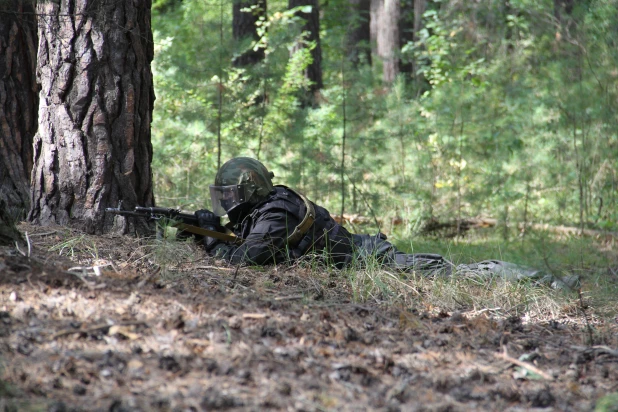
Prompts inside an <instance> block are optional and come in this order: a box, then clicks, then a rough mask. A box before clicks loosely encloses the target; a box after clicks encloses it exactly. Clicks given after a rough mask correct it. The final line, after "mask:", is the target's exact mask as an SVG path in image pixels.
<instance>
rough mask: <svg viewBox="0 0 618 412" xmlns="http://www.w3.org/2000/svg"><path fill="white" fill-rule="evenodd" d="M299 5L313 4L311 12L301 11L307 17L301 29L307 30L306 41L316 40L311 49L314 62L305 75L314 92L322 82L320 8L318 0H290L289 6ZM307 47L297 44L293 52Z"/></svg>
mask: <svg viewBox="0 0 618 412" xmlns="http://www.w3.org/2000/svg"><path fill="white" fill-rule="evenodd" d="M299 6H311V13H299V16H300V17H302V18H303V19H305V24H304V25H303V26H302V27H301V31H303V32H307V33H308V36H307V37H306V38H305V41H306V42H315V47H314V48H313V50H311V58H312V62H311V64H309V66H307V68H306V69H305V77H306V78H307V79H308V80H309V81H310V82H311V86H310V88H309V92H310V93H311V94H313V93H314V92H315V91H317V90H319V89H321V88H322V87H323V86H324V85H323V83H322V47H321V46H320V8H319V4H318V0H289V1H288V8H289V9H293V8H295V7H299ZM303 47H306V46H305V45H304V44H297V45H296V47H295V48H294V49H293V50H292V53H295V52H297V51H298V50H299V49H300V48H303Z"/></svg>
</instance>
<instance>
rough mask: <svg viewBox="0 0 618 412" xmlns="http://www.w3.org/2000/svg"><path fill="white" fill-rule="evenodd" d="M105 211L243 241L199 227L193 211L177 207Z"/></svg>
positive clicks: (227, 239)
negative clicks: (184, 210)
mask: <svg viewBox="0 0 618 412" xmlns="http://www.w3.org/2000/svg"><path fill="white" fill-rule="evenodd" d="M105 212H106V213H112V214H114V215H120V216H132V217H141V218H146V219H148V220H153V221H157V220H160V219H168V220H169V221H170V222H171V225H172V226H173V227H175V228H178V229H179V230H182V231H183V232H188V233H193V234H195V235H200V236H206V237H212V238H215V239H219V240H223V241H225V242H231V243H234V244H236V245H241V244H242V243H243V239H241V238H239V237H238V236H235V235H233V234H230V233H221V232H217V231H214V230H208V229H204V228H201V227H199V226H198V225H199V223H198V220H197V217H195V215H194V214H193V213H185V212H182V211H181V210H179V209H171V208H165V207H144V206H135V209H133V210H122V209H120V207H108V208H106V209H105Z"/></svg>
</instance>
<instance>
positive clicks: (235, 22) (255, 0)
mask: <svg viewBox="0 0 618 412" xmlns="http://www.w3.org/2000/svg"><path fill="white" fill-rule="evenodd" d="M243 10H245V11H243ZM265 17H266V0H235V1H234V3H233V6H232V33H233V35H234V40H236V41H237V42H238V43H240V44H242V45H243V46H244V47H245V49H244V50H242V51H241V52H240V55H239V56H237V57H236V58H234V62H233V63H234V66H236V67H244V66H249V65H252V64H255V63H258V62H260V61H262V60H264V49H263V48H258V49H255V47H254V46H255V44H256V43H257V42H258V41H259V40H260V36H259V35H258V32H257V23H258V22H259V21H260V19H264V18H265ZM247 39H250V40H251V44H250V45H249V48H247V47H246V46H247V45H246V43H245V42H246V40H247Z"/></svg>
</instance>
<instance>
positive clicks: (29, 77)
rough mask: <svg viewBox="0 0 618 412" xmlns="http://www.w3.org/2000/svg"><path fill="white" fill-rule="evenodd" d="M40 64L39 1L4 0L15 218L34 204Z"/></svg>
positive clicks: (5, 117) (0, 54)
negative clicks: (32, 181)
mask: <svg viewBox="0 0 618 412" xmlns="http://www.w3.org/2000/svg"><path fill="white" fill-rule="evenodd" d="M35 68H36V19H35V16H34V1H32V0H4V1H0V201H4V207H5V208H6V210H5V212H7V213H8V215H9V216H10V217H11V218H12V219H14V220H17V219H23V218H24V217H26V214H27V213H28V210H29V209H30V205H29V200H30V171H31V170H32V139H33V137H34V134H35V133H36V127H37V117H36V114H37V109H38V89H37V85H36V79H35Z"/></svg>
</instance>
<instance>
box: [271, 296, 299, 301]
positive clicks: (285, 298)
mask: <svg viewBox="0 0 618 412" xmlns="http://www.w3.org/2000/svg"><path fill="white" fill-rule="evenodd" d="M302 298H304V296H303V295H292V296H277V297H276V298H275V300H299V299H302Z"/></svg>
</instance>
